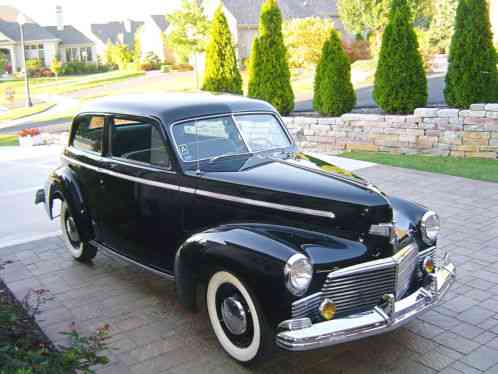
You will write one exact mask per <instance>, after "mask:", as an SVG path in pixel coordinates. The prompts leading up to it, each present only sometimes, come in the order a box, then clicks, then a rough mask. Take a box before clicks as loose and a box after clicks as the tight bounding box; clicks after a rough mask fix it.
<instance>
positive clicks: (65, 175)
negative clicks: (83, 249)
mask: <svg viewBox="0 0 498 374" xmlns="http://www.w3.org/2000/svg"><path fill="white" fill-rule="evenodd" d="M56 199H59V200H63V201H65V202H66V203H67V205H68V208H69V211H70V212H71V215H72V216H73V218H74V220H75V222H76V226H77V227H78V232H79V235H80V238H81V240H83V241H88V240H91V239H93V238H94V232H93V228H92V224H91V218H90V215H89V212H88V210H87V209H86V207H85V203H84V200H83V195H82V193H81V187H80V185H79V183H78V180H77V177H76V175H75V174H74V172H73V171H72V170H71V169H70V168H68V167H61V168H58V169H56V170H55V171H53V172H52V173H51V174H50V176H49V178H48V181H47V183H46V184H45V206H46V209H47V213H48V215H49V217H50V219H54V215H53V202H54V200H56Z"/></svg>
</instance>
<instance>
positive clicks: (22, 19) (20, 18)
mask: <svg viewBox="0 0 498 374" xmlns="http://www.w3.org/2000/svg"><path fill="white" fill-rule="evenodd" d="M26 22H27V20H26V17H25V16H24V14H22V13H19V16H18V17H17V23H19V31H20V33H21V53H22V64H23V67H24V87H25V90H26V106H27V107H31V106H33V102H32V101H31V94H30V92H29V74H28V67H27V66H26V51H25V49H24V29H23V26H24V24H25V23H26Z"/></svg>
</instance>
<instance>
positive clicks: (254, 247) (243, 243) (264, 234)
mask: <svg viewBox="0 0 498 374" xmlns="http://www.w3.org/2000/svg"><path fill="white" fill-rule="evenodd" d="M275 230H285V231H286V232H287V233H288V234H289V236H291V237H292V238H293V239H295V240H285V239H284V238H283V237H281V236H278V235H275ZM315 234H316V233H311V232H309V231H304V230H300V229H297V228H293V227H282V226H275V225H265V224H254V223H251V224H230V225H223V226H220V227H217V228H212V229H209V230H206V231H204V232H201V233H198V234H195V235H193V236H192V237H190V238H189V239H188V240H187V241H185V242H184V243H183V244H182V245H181V246H180V248H179V250H178V251H177V253H176V257H175V269H174V272H175V280H176V288H177V296H178V298H179V301H180V302H181V303H182V304H183V305H184V306H186V307H187V308H190V309H195V306H196V290H197V285H199V284H205V283H206V282H207V280H208V278H209V276H210V274H212V272H213V271H215V270H217V269H220V268H223V269H226V270H229V271H233V272H234V273H236V274H237V276H240V277H241V278H242V279H243V280H244V281H245V282H246V283H247V285H248V286H249V287H250V288H251V289H252V290H253V291H254V292H255V294H256V296H257V297H258V300H259V302H260V304H261V305H262V308H263V309H264V311H265V315H266V316H267V317H268V318H269V321H270V322H271V323H272V324H274V325H275V326H276V324H278V322H281V321H282V320H283V319H286V318H288V317H289V313H290V309H291V308H290V305H291V303H292V302H293V301H295V300H297V299H299V298H300V297H296V296H294V295H292V294H291V293H290V292H289V291H288V290H287V287H286V284H285V277H284V267H285V264H286V263H287V260H288V259H289V258H290V257H291V256H292V255H294V254H296V253H304V254H306V255H308V257H310V259H311V261H312V262H313V256H314V253H313V252H310V251H309V247H310V246H313V244H314V243H313V240H315V243H316V244H317V246H316V247H317V248H318V243H320V249H319V251H320V253H319V257H322V258H323V250H324V249H325V245H324V244H323V243H324V239H323V237H321V236H320V234H316V236H315V237H312V236H311V235H315ZM298 243H307V244H306V245H301V244H298ZM328 244H329V247H328V248H327V249H328V251H329V252H330V258H331V259H335V258H336V257H334V256H336V254H334V252H335V251H334V249H337V250H338V251H340V252H341V253H345V252H348V251H349V252H350V256H362V255H364V254H365V251H366V248H365V247H364V246H363V245H361V244H360V245H358V244H357V243H354V242H350V241H347V240H342V239H337V241H330V242H328ZM355 245H356V246H355ZM332 246H335V247H332ZM331 261H334V260H331ZM329 264H330V263H329ZM315 270H316V267H315ZM322 278H323V274H315V276H314V280H313V282H312V285H311V286H310V288H309V290H308V293H307V294H309V293H313V292H316V291H317V290H316V288H320V287H321V285H322V284H323V279H322ZM304 296H306V295H303V296H301V297H304Z"/></svg>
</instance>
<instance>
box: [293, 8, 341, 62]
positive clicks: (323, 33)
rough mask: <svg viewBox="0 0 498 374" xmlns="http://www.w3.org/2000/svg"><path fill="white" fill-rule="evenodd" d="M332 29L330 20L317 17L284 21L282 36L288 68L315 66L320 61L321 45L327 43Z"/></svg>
mask: <svg viewBox="0 0 498 374" xmlns="http://www.w3.org/2000/svg"><path fill="white" fill-rule="evenodd" d="M332 28H333V23H332V20H331V19H323V18H318V17H309V18H294V19H290V20H288V21H285V22H284V24H283V35H284V41H285V47H286V48H287V51H288V56H289V66H290V67H292V68H301V67H307V66H316V64H318V61H320V56H321V54H322V48H323V44H324V43H325V42H326V41H327V38H328V36H329V35H330V31H331V30H332Z"/></svg>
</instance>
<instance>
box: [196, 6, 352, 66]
mask: <svg viewBox="0 0 498 374" xmlns="http://www.w3.org/2000/svg"><path fill="white" fill-rule="evenodd" d="M263 1H264V0H204V1H203V3H202V4H203V6H204V10H205V12H206V13H207V15H208V17H209V18H211V17H212V16H213V14H214V12H215V10H216V8H217V7H218V6H219V5H220V4H222V5H223V10H224V12H225V16H226V18H227V21H228V25H229V27H230V31H231V33H232V37H233V38H234V43H235V45H236V48H237V54H238V58H239V59H244V58H247V57H249V54H250V51H251V46H252V41H253V39H254V37H255V36H256V35H257V33H258V23H259V14H260V9H261V5H262V4H263ZM278 4H279V6H280V9H281V11H282V15H283V17H284V19H293V18H308V17H320V18H330V19H332V21H333V23H334V26H335V28H336V29H337V30H339V31H341V32H342V33H343V35H345V33H344V26H343V25H342V23H341V21H340V19H339V16H338V12H337V7H336V1H334V0H280V1H279V2H278Z"/></svg>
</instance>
